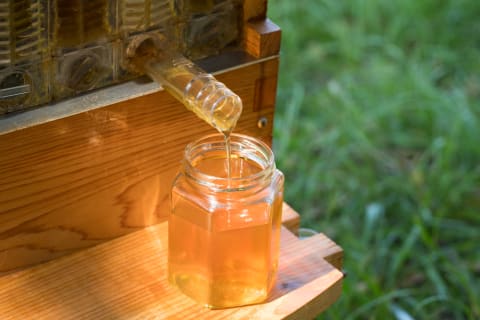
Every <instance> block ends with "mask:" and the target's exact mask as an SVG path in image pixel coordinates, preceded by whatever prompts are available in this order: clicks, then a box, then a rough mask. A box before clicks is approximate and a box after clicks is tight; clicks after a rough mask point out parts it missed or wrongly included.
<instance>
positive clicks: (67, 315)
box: [0, 222, 343, 320]
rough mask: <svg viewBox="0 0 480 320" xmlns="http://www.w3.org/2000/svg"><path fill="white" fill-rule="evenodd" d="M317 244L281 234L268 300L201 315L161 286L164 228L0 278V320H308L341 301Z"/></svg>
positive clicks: (336, 278)
mask: <svg viewBox="0 0 480 320" xmlns="http://www.w3.org/2000/svg"><path fill="white" fill-rule="evenodd" d="M325 239H328V238H326V237H325V236H324V235H322V234H317V235H315V236H313V237H311V238H308V241H307V240H299V239H298V238H296V237H295V236H294V235H293V234H292V233H290V231H288V230H287V229H286V228H283V229H282V233H281V244H280V260H279V275H278V280H277V282H276V287H275V288H274V290H273V292H272V294H271V295H270V297H269V300H268V301H267V302H266V303H263V304H258V305H251V306H246V307H239V308H230V309H221V310H209V309H206V308H204V307H203V306H201V305H198V304H196V303H195V302H194V301H193V300H191V299H190V298H188V297H187V296H184V295H183V294H181V293H180V291H179V290H178V289H176V288H175V287H172V286H170V285H169V283H168V281H167V278H166V266H167V244H168V242H167V223H166V222H164V223H160V224H158V225H155V226H152V227H148V228H145V229H142V230H140V231H137V232H133V233H131V234H128V235H125V236H123V237H120V238H118V239H115V240H112V241H109V242H105V243H103V244H101V245H98V246H96V247H93V248H89V249H85V250H83V251H79V252H76V253H74V254H72V255H70V256H66V257H62V258H59V259H56V260H53V261H50V262H48V263H45V264H43V265H38V266H35V267H32V268H29V269H27V270H23V271H19V272H16V273H14V274H10V275H5V276H3V277H0V319H2V320H7V319H35V320H37V319H38V320H40V319H63V320H66V319H233V320H234V319H269V320H270V319H302V320H303V319H313V318H314V317H315V316H316V315H317V314H319V313H321V312H322V311H323V310H325V309H326V308H327V307H328V306H330V305H331V304H332V303H333V302H334V301H335V300H336V299H337V298H338V297H339V295H340V293H341V286H342V278H343V275H342V273H341V272H340V271H339V270H337V269H336V268H335V267H333V266H332V265H330V264H329V263H327V262H326V261H325V260H324V258H325V257H327V256H331V255H332V251H331V249H330V248H326V247H325V246H324V245H325ZM328 241H330V240H328ZM338 254H341V252H339V253H338Z"/></svg>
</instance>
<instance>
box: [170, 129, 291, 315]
mask: <svg viewBox="0 0 480 320" xmlns="http://www.w3.org/2000/svg"><path fill="white" fill-rule="evenodd" d="M229 140H230V141H229V145H230V152H229V154H230V157H228V156H227V149H226V141H225V139H224V136H223V135H221V134H213V135H209V136H206V137H204V138H201V139H199V140H197V141H195V142H193V143H191V144H189V145H188V146H187V147H186V149H185V153H184V159H183V162H182V165H181V169H180V171H179V173H178V175H177V177H176V179H175V181H174V184H173V188H172V193H171V206H172V207H171V208H172V210H171V214H170V217H169V222H168V232H169V243H168V250H169V253H168V276H169V281H170V283H172V284H173V285H175V286H177V287H178V288H179V289H180V290H181V291H182V292H183V293H184V294H186V295H188V296H190V297H191V298H193V299H194V300H196V301H197V302H199V303H201V304H203V305H205V306H207V307H209V308H225V307H234V306H241V305H248V304H254V303H259V302H263V301H265V300H266V299H267V298H268V295H269V292H270V291H271V289H272V287H273V286H274V283H275V279H276V276H277V270H278V254H279V241H280V228H281V215H282V202H283V182H284V177H283V174H282V173H281V172H280V171H279V170H277V169H276V167H275V162H274V156H273V152H272V150H271V149H270V148H269V147H268V146H267V145H266V144H265V143H263V142H261V141H260V140H258V139H256V138H253V137H250V136H245V135H240V134H231V135H230V138H229Z"/></svg>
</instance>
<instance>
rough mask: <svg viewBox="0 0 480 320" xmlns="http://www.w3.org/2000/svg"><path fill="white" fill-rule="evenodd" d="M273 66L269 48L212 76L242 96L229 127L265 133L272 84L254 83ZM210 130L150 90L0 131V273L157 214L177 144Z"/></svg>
mask: <svg viewBox="0 0 480 320" xmlns="http://www.w3.org/2000/svg"><path fill="white" fill-rule="evenodd" d="M277 72H278V58H276V57H273V58H272V59H268V60H263V61H261V62H255V63H251V64H249V65H247V66H244V67H240V68H238V69H235V70H231V71H228V72H225V73H223V74H219V75H218V76H217V78H218V79H219V80H220V81H222V82H224V83H225V84H226V85H227V86H229V87H230V88H231V89H232V90H233V91H235V92H236V93H237V94H238V95H239V96H240V97H241V98H242V100H243V104H244V111H243V114H242V117H241V119H240V121H239V123H238V126H237V129H236V131H237V132H239V133H245V134H249V135H252V136H255V137H259V138H261V139H263V140H265V141H267V142H268V143H270V142H271V139H272V123H273V111H274V110H273V106H265V107H262V101H271V100H272V99H273V98H272V97H270V98H268V99H267V98H265V97H264V95H273V96H274V95H275V91H274V90H273V89H274V88H273V89H272V88H270V89H269V90H268V92H267V91H265V90H263V95H260V96H262V100H261V101H256V99H257V100H258V99H259V98H258V97H257V96H259V95H258V94H256V92H258V91H262V90H261V89H258V88H256V86H257V85H259V84H258V82H257V80H258V79H263V78H271V77H274V76H276V75H277ZM259 105H260V107H258V106H259ZM254 106H255V107H254ZM260 118H265V119H267V123H266V125H265V126H263V127H262V128H259V127H258V126H257V123H258V121H259V119H260ZM214 132H215V131H214V130H213V129H212V128H211V127H210V126H208V125H207V124H206V123H204V122H203V121H201V120H200V119H198V118H197V117H196V116H195V115H194V114H193V113H192V112H190V111H188V110H186V108H185V107H184V106H183V105H182V104H180V103H179V102H177V101H176V100H174V98H173V97H171V96H170V95H169V94H168V93H166V92H165V91H159V92H156V93H153V94H149V95H146V96H142V97H138V98H135V99H131V100H129V101H125V102H121V103H116V104H113V105H110V106H106V107H103V108H99V109H95V110H91V111H88V112H83V113H80V114H77V115H73V116H70V117H66V118H63V119H59V120H56V121H52V122H48V123H43V124H40V125H36V126H32V127H29V128H25V129H21V130H17V131H13V132H10V133H7V134H3V135H0V274H1V273H2V272H4V273H5V272H10V271H12V270H17V269H19V268H24V267H27V266H31V265H35V264H37V263H40V262H43V261H47V260H51V259H53V258H56V257H59V256H62V255H65V254H69V253H72V252H74V251H77V250H79V249H82V248H86V247H90V246H93V245H97V244H99V243H102V242H104V241H108V240H110V239H113V238H116V237H119V236H122V235H124V234H127V233H130V232H133V231H135V230H139V229H141V228H144V227H146V226H150V225H153V224H156V223H159V222H161V221H164V220H165V218H166V215H167V213H168V210H169V205H168V194H169V190H170V186H171V181H172V179H173V177H174V175H175V173H176V171H177V168H178V167H179V165H180V160H181V158H182V153H183V150H184V148H185V146H186V144H187V143H189V142H191V141H193V140H195V139H197V138H199V137H201V136H203V135H205V134H210V133H214Z"/></svg>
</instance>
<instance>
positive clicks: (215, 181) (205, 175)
mask: <svg viewBox="0 0 480 320" xmlns="http://www.w3.org/2000/svg"><path fill="white" fill-rule="evenodd" d="M230 146H231V155H232V159H234V158H235V159H239V158H241V159H245V160H246V161H250V162H251V163H253V164H255V166H257V169H258V170H257V171H256V172H253V173H249V174H246V175H240V176H232V177H230V178H228V177H226V176H219V175H216V174H212V172H211V170H210V172H205V170H202V169H200V168H199V165H198V164H199V163H201V162H202V161H207V160H209V159H213V158H217V159H218V158H223V160H224V161H226V158H227V156H226V145H225V138H224V135H223V134H220V133H216V134H210V135H207V136H204V137H202V138H200V139H198V140H196V141H194V142H191V143H190V144H188V145H187V147H186V148H185V154H184V168H185V174H186V175H187V176H189V177H190V178H193V179H195V181H196V182H197V183H200V184H202V185H205V186H208V187H209V188H213V189H215V190H217V191H218V190H226V191H229V190H230V189H232V190H233V189H235V190H238V189H248V188H250V187H252V186H254V185H258V184H259V183H261V182H262V181H266V180H267V179H268V178H270V177H271V175H272V173H273V172H274V170H275V159H274V155H273V151H272V150H271V149H270V147H269V146H268V145H267V144H266V143H264V142H263V141H260V140H258V139H256V138H254V137H251V136H247V135H243V134H236V133H232V134H231V135H230Z"/></svg>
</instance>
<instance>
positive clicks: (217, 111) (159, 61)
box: [127, 34, 242, 134]
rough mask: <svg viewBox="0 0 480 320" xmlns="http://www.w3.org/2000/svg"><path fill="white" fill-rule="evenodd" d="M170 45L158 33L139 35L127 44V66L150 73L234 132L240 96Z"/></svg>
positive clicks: (205, 116) (194, 108)
mask: <svg viewBox="0 0 480 320" xmlns="http://www.w3.org/2000/svg"><path fill="white" fill-rule="evenodd" d="M169 47H170V46H169V44H168V42H167V41H166V40H165V39H164V38H162V37H161V36H159V35H157V34H154V35H152V34H149V35H140V36H137V37H136V38H134V39H133V40H132V42H131V43H130V45H129V47H128V48H127V67H129V68H130V69H134V70H136V71H137V72H142V73H145V74H147V75H149V76H150V77H151V78H152V79H153V80H155V81H157V82H158V83H160V84H161V85H162V86H163V87H164V88H165V89H166V90H167V91H168V92H170V93H171V94H172V95H173V96H174V97H175V98H177V99H178V100H179V101H181V102H182V103H183V104H184V105H185V106H186V107H187V108H188V109H189V110H191V111H192V112H194V113H195V114H196V115H197V116H198V117H199V118H201V119H203V120H204V121H206V122H207V123H208V124H210V125H211V126H213V127H214V128H216V129H217V130H218V131H220V132H222V133H227V134H228V133H230V132H231V131H232V130H233V128H234V127H235V125H236V123H237V120H238V118H239V117H240V114H241V112H242V101H241V99H240V97H239V96H238V95H236V94H235V93H234V92H233V91H231V90H230V89H228V88H227V87H226V86H225V85H224V84H223V83H221V82H219V81H218V80H216V79H215V77H213V76H212V75H211V74H209V73H207V72H205V71H204V70H202V69H201V68H199V67H198V66H196V65H195V64H194V63H193V62H192V61H190V60H188V59H187V58H185V57H184V56H182V55H181V54H179V53H177V52H174V50H170V49H169Z"/></svg>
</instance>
